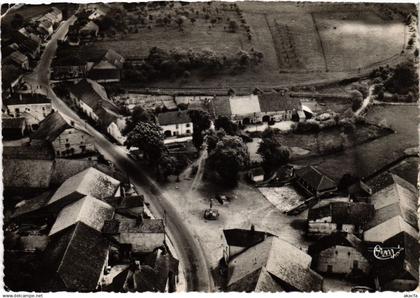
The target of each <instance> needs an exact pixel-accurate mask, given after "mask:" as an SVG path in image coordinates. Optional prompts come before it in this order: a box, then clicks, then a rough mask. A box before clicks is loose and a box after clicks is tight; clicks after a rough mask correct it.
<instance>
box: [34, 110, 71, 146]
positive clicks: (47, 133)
mask: <svg viewBox="0 0 420 298" xmlns="http://www.w3.org/2000/svg"><path fill="white" fill-rule="evenodd" d="M70 127H71V126H70V125H69V124H68V123H67V122H66V121H65V120H64V118H63V117H62V116H61V114H60V113H59V112H53V113H51V114H49V115H48V116H47V117H46V118H45V119H44V120H42V121H41V122H40V123H39V128H38V129H37V130H36V131H35V132H34V133H32V134H31V139H41V140H48V141H54V140H55V139H56V138H57V137H58V136H59V135H60V134H61V133H62V132H63V131H64V130H66V129H67V128H70Z"/></svg>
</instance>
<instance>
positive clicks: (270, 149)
mask: <svg viewBox="0 0 420 298" xmlns="http://www.w3.org/2000/svg"><path fill="white" fill-rule="evenodd" d="M257 153H258V154H259V155H261V157H262V159H263V163H264V168H265V169H266V170H268V171H270V170H272V169H274V168H276V167H279V166H281V165H284V164H286V163H287V162H288V161H289V150H288V148H287V147H286V146H282V145H281V144H280V142H279V141H278V139H277V138H276V137H275V133H274V132H273V130H272V129H270V128H268V129H266V131H265V132H264V133H263V139H262V141H261V143H260V145H259V147H258V150H257Z"/></svg>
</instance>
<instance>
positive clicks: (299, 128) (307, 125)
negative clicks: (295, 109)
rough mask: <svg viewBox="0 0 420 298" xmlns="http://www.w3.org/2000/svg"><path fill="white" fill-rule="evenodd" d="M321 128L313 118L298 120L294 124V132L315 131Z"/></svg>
mask: <svg viewBox="0 0 420 298" xmlns="http://www.w3.org/2000/svg"><path fill="white" fill-rule="evenodd" d="M320 129H321V127H320V125H319V122H318V121H315V120H308V121H305V122H298V123H297V124H296V129H295V132H296V133H315V132H319V130H320Z"/></svg>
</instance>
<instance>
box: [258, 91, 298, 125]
mask: <svg viewBox="0 0 420 298" xmlns="http://www.w3.org/2000/svg"><path fill="white" fill-rule="evenodd" d="M258 101H259V104H260V110H261V115H262V118H261V120H262V121H263V122H278V121H284V120H292V119H295V120H299V116H298V112H301V111H302V104H301V102H300V99H299V98H296V97H290V96H289V95H288V94H286V93H285V92H280V93H277V92H273V93H262V94H259V95H258Z"/></svg>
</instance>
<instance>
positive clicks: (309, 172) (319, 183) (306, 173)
mask: <svg viewBox="0 0 420 298" xmlns="http://www.w3.org/2000/svg"><path fill="white" fill-rule="evenodd" d="M294 176H295V183H296V184H297V185H298V187H300V188H301V189H302V190H304V191H305V192H306V193H307V194H309V195H311V196H316V197H318V196H321V195H326V194H330V193H334V192H335V191H337V184H336V183H335V181H334V180H332V179H331V178H330V177H328V176H327V175H325V174H324V173H322V172H321V171H320V170H318V169H317V168H315V167H313V166H307V167H303V168H300V169H295V170H294Z"/></svg>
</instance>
